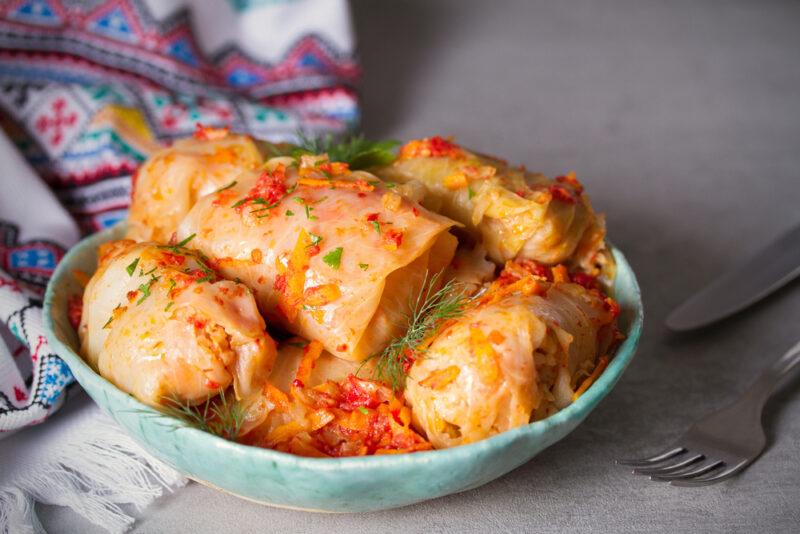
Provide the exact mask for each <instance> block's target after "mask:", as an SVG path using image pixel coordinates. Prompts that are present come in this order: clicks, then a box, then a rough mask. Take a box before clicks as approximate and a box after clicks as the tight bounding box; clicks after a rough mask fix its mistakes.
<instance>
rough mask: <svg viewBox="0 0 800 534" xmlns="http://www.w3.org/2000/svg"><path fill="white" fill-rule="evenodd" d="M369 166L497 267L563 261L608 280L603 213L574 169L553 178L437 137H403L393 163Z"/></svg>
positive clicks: (611, 268) (611, 266)
mask: <svg viewBox="0 0 800 534" xmlns="http://www.w3.org/2000/svg"><path fill="white" fill-rule="evenodd" d="M374 172H375V174H377V175H378V176H379V177H381V178H382V179H383V180H385V181H388V182H397V183H401V184H407V185H405V186H404V187H405V188H406V189H408V192H409V194H411V195H412V196H415V197H417V198H419V197H420V196H421V197H422V199H421V202H422V204H423V205H424V206H425V207H427V208H429V209H431V210H432V211H435V212H438V213H441V214H442V215H445V216H447V217H450V218H452V219H454V220H456V221H458V222H460V223H461V224H463V225H464V226H465V227H466V230H467V231H468V232H469V233H470V235H472V236H473V238H475V239H476V240H477V241H481V242H482V243H483V246H485V247H486V249H487V251H488V253H489V257H490V258H491V259H492V260H493V261H495V262H496V263H498V264H500V265H502V264H504V263H505V262H506V261H508V260H511V259H515V258H519V259H529V260H534V261H537V262H540V263H545V264H548V265H555V264H559V263H568V264H570V265H571V266H574V267H578V268H580V269H581V270H583V271H584V272H586V273H588V274H591V275H593V276H601V277H602V279H603V281H604V283H606V284H607V285H609V284H608V282H609V281H610V280H612V279H613V275H614V263H613V258H612V257H611V254H610V253H609V251H608V250H606V248H605V242H604V239H605V221H604V218H603V216H602V215H598V214H597V213H595V212H594V210H593V209H592V206H591V203H590V202H589V197H588V196H587V195H586V193H585V192H584V189H583V185H582V184H581V183H580V182H579V181H578V180H577V179H576V178H575V176H574V174H572V173H570V174H568V175H565V176H559V177H557V178H556V179H552V180H551V179H549V178H547V177H546V176H544V175H542V174H538V173H532V172H529V171H527V170H526V169H525V168H524V167H511V166H509V165H508V163H506V162H505V161H503V160H500V159H497V158H494V157H491V156H486V155H481V154H477V153H474V152H470V151H468V150H466V149H464V148H462V147H460V146H458V145H456V144H454V143H452V142H450V141H448V140H445V139H443V138H441V137H438V136H437V137H431V138H425V139H418V140H413V141H410V142H408V143H407V144H406V145H404V146H403V147H402V148H401V149H400V153H399V156H398V158H397V159H396V160H395V161H394V163H392V164H391V165H388V166H385V167H381V168H377V169H374ZM420 184H421V186H422V187H421V188H420V187H419V186H420ZM420 189H421V191H420Z"/></svg>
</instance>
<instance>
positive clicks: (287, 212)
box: [286, 210, 294, 217]
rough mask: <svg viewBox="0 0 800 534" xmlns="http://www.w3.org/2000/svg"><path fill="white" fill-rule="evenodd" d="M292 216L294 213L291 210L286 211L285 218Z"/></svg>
mask: <svg viewBox="0 0 800 534" xmlns="http://www.w3.org/2000/svg"><path fill="white" fill-rule="evenodd" d="M293 215H294V212H293V211H292V210H286V216H287V217H292V216H293Z"/></svg>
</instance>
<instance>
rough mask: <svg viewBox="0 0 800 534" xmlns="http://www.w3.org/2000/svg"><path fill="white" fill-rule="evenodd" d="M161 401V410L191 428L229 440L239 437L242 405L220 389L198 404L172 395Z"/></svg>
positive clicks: (243, 411) (242, 417) (243, 413)
mask: <svg viewBox="0 0 800 534" xmlns="http://www.w3.org/2000/svg"><path fill="white" fill-rule="evenodd" d="M162 402H163V407H162V409H161V411H163V412H164V413H165V414H167V415H169V416H171V417H175V418H176V419H180V420H181V421H183V422H184V423H186V424H187V425H189V426H191V427H193V428H196V429H198V430H202V431H204V432H208V433H210V434H214V435H216V436H219V437H221V438H225V439H228V440H231V441H236V439H237V438H238V437H239V433H240V432H241V429H242V423H243V422H244V417H245V410H244V407H243V406H242V405H241V404H240V403H238V402H236V401H232V400H229V399H228V396H227V395H225V393H224V392H222V391H220V393H219V395H218V396H216V397H212V396H211V395H209V396H208V397H207V398H206V401H205V402H204V403H202V404H198V405H191V404H189V403H188V402H186V401H182V400H180V399H179V398H177V397H176V396H174V395H171V396H169V397H165V398H164V399H162Z"/></svg>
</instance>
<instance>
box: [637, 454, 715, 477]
mask: <svg viewBox="0 0 800 534" xmlns="http://www.w3.org/2000/svg"><path fill="white" fill-rule="evenodd" d="M686 452H687V454H688V455H689V457H688V458H685V459H684V456H683V455H679V456H677V457H673V458H670V462H667V463H662V464H660V465H658V466H656V467H639V468H636V469H634V470H633V474H634V475H658V474H662V473H663V474H667V473H672V472H674V471H678V470H680V469H683V468H685V467H689V466H691V465H692V464H693V463H695V462H698V461H700V460H702V459H703V458H705V456H703V455H702V454H697V453H689V451H686ZM671 460H681V461H679V462H677V463H672V462H671Z"/></svg>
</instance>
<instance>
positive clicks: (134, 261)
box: [125, 258, 139, 276]
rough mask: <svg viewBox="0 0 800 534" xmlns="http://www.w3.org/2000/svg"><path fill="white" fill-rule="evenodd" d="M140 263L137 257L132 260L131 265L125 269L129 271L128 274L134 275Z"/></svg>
mask: <svg viewBox="0 0 800 534" xmlns="http://www.w3.org/2000/svg"><path fill="white" fill-rule="evenodd" d="M138 264H139V258H136V259H135V260H133V261H132V262H131V264H130V265H128V266H127V267H125V270H126V271H128V276H133V273H135V272H136V266H137V265H138Z"/></svg>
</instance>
